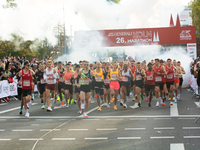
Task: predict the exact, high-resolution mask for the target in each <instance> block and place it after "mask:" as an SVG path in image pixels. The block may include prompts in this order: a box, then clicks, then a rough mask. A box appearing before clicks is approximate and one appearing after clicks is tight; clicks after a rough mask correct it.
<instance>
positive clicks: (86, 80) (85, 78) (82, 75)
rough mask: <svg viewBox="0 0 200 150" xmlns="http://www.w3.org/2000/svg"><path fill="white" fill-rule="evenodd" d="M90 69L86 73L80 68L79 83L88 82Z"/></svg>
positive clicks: (85, 83) (87, 83)
mask: <svg viewBox="0 0 200 150" xmlns="http://www.w3.org/2000/svg"><path fill="white" fill-rule="evenodd" d="M90 78H91V76H90V70H89V71H88V73H86V74H85V73H84V70H82V73H81V85H89V84H90V80H89V79H90Z"/></svg>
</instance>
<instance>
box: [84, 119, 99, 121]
mask: <svg viewBox="0 0 200 150" xmlns="http://www.w3.org/2000/svg"><path fill="white" fill-rule="evenodd" d="M82 120H92V121H94V120H99V119H82Z"/></svg>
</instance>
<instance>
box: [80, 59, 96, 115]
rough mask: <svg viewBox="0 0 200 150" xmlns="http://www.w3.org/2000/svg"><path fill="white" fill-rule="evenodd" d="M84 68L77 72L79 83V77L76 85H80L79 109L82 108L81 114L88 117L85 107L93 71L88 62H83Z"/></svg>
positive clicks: (87, 104) (89, 93)
mask: <svg viewBox="0 0 200 150" xmlns="http://www.w3.org/2000/svg"><path fill="white" fill-rule="evenodd" d="M83 65H84V69H83V70H82V71H81V72H80V73H79V76H80V77H81V81H80V82H81V83H80V84H79V80H78V79H79V77H78V78H77V84H78V85H77V87H78V88H79V87H80V99H81V109H84V113H83V116H84V117H88V115H87V114H86V112H87V108H88V106H89V98H90V95H91V85H90V82H91V81H92V80H91V79H92V78H94V73H93V71H91V70H89V62H88V61H86V62H84V64H83Z"/></svg>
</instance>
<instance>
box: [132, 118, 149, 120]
mask: <svg viewBox="0 0 200 150" xmlns="http://www.w3.org/2000/svg"><path fill="white" fill-rule="evenodd" d="M130 120H147V118H130Z"/></svg>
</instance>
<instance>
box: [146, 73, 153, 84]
mask: <svg viewBox="0 0 200 150" xmlns="http://www.w3.org/2000/svg"><path fill="white" fill-rule="evenodd" d="M145 73H146V76H147V78H146V82H145V84H147V85H154V77H153V74H152V71H149V70H147V71H146V72H145Z"/></svg>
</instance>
